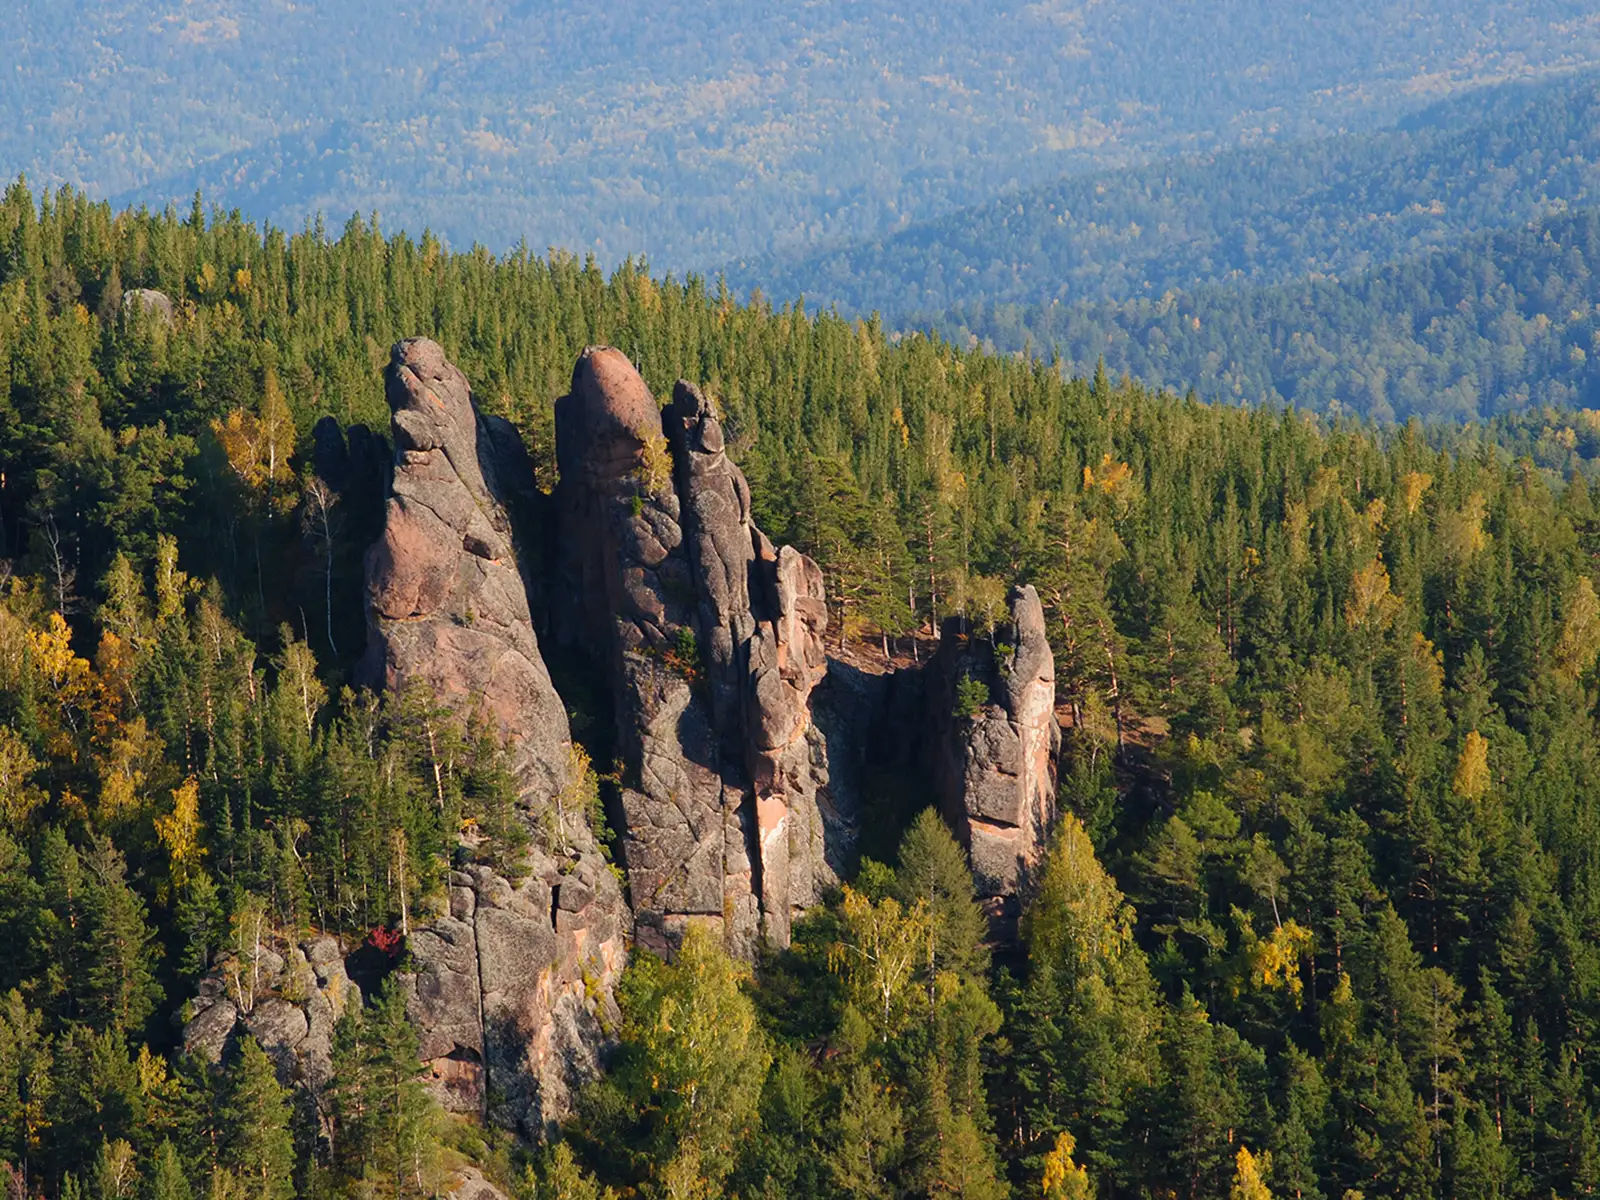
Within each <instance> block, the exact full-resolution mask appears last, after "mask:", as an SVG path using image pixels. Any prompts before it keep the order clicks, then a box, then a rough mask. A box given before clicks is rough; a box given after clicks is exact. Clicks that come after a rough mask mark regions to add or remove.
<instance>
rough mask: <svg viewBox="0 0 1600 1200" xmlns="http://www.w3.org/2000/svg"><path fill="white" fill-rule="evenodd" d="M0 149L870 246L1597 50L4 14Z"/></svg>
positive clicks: (636, 223)
mask: <svg viewBox="0 0 1600 1200" xmlns="http://www.w3.org/2000/svg"><path fill="white" fill-rule="evenodd" d="M13 15H14V18H15V19H14V20H12V21H10V22H8V23H7V25H6V27H5V28H4V29H3V30H0V50H3V53H4V57H5V58H6V60H7V61H8V62H9V63H11V66H10V67H9V68H8V70H9V72H10V75H9V76H8V86H7V88H6V89H5V92H4V94H0V160H3V161H4V162H5V163H6V164H7V166H6V173H7V175H9V174H10V173H12V172H15V171H17V170H26V171H27V172H28V173H29V175H30V177H32V178H36V179H38V180H41V181H42V182H44V183H47V184H48V185H49V186H52V187H54V186H57V185H59V184H63V183H68V184H72V185H74V186H77V187H82V188H85V189H87V190H88V191H90V193H91V194H93V195H95V196H96V197H100V198H104V197H107V196H111V197H126V198H128V199H129V200H130V201H131V202H132V203H139V202H142V201H146V200H149V201H152V202H157V203H165V201H166V200H167V199H169V198H175V199H177V200H178V201H179V202H180V203H182V202H184V201H185V200H186V199H187V197H188V196H189V195H190V194H191V193H192V192H193V191H194V189H195V188H196V187H204V188H205V189H206V192H207V194H208V195H213V196H216V197H217V198H219V199H221V200H223V201H224V202H225V203H226V204H228V205H230V206H232V205H240V206H243V207H245V208H247V209H248V210H249V211H250V212H252V213H253V214H255V215H256V216H258V217H266V218H270V219H272V220H273V221H275V222H276V223H278V224H281V225H285V226H288V227H290V228H295V229H298V228H299V227H300V226H301V224H302V223H303V222H305V221H306V220H308V219H310V218H311V217H312V215H313V214H315V213H316V212H318V211H321V212H323V213H325V214H328V216H329V218H330V219H332V220H337V221H342V220H343V219H344V217H345V216H346V215H347V214H349V213H350V212H352V211H359V212H361V213H363V214H367V213H370V212H373V211H374V210H376V211H378V212H379V213H381V214H382V216H383V218H384V220H385V222H386V223H387V224H388V227H389V228H392V229H406V230H408V231H409V232H410V233H411V234H412V235H413V236H418V235H420V233H421V232H422V230H423V229H425V228H429V227H431V228H432V229H433V231H434V232H435V233H436V234H438V235H440V236H442V237H444V238H446V239H447V240H448V241H450V243H451V244H452V245H453V246H454V247H455V248H457V249H465V248H467V247H468V246H470V245H472V244H473V243H474V242H482V243H483V244H485V245H487V246H490V247H491V248H493V249H494V250H496V251H497V252H498V251H502V250H505V249H507V248H509V247H511V246H513V245H515V244H516V243H517V242H518V241H519V240H520V239H522V238H524V237H525V238H527V239H528V241H529V242H530V243H531V244H532V245H533V246H534V248H535V249H536V250H541V251H542V250H543V249H544V247H546V246H566V247H571V248H574V249H577V250H579V251H580V252H582V251H586V250H593V251H594V252H595V253H596V254H597V255H599V256H600V258H601V261H602V263H603V265H604V266H606V268H607V269H610V268H611V267H612V266H614V265H615V264H616V263H617V262H618V261H620V259H621V258H622V257H623V256H624V255H626V254H639V253H648V254H649V255H650V257H651V259H652V261H654V262H656V263H657V264H658V266H661V267H665V268H671V269H673V270H679V271H681V270H684V269H688V268H695V269H708V268H710V267H712V266H714V265H715V264H717V263H720V262H723V261H726V260H727V259H729V258H733V257H736V256H741V255H749V254H753V253H757V252H765V251H766V250H769V249H771V248H774V247H796V248H798V247H802V246H810V245H816V244H826V243H828V242H831V241H834V240H839V239H846V240H853V239H858V238H862V237H869V236H879V235H880V234H881V233H882V231H884V230H888V229H892V228H894V227H896V226H898V225H899V224H901V223H902V222H904V221H907V220H914V219H919V218H923V217H928V216H933V215H935V214H937V213H940V212H944V211H946V210H948V209H949V208H951V207H954V206H959V205H964V204H973V203H979V202H983V201H987V200H989V199H991V198H993V197H994V196H995V195H996V194H998V193H1000V192H1002V191H1005V190H1007V189H1009V188H1011V187H1013V186H1027V185H1030V184H1034V183H1038V182H1041V181H1043V180H1046V179H1049V178H1051V177H1053V176H1055V175H1057V174H1060V173H1061V172H1064V171H1073V170H1081V169H1084V168H1087V167H1092V166H1099V165H1104V164H1105V163H1107V162H1134V161H1138V160H1139V159H1141V158H1143V157H1146V156H1149V155H1155V154H1162V155H1165V154H1176V153H1182V152H1184V151H1187V150H1191V149H1196V150H1207V149H1210V148H1212V147H1216V146H1226V145H1230V144H1234V143H1237V142H1240V141H1253V140H1258V139H1273V138H1280V137H1311V136H1315V135H1317V134H1320V133H1327V132H1333V131H1337V130H1340V129H1356V128H1367V127H1370V126H1371V125H1372V124H1375V123H1377V122H1381V121H1385V120H1389V119H1392V118H1393V117H1394V116H1397V115H1399V114H1400V113H1403V112H1405V111H1407V110H1409V109H1411V108H1414V107H1416V106H1417V105H1419V104H1422V103H1426V102H1427V100H1428V99H1429V98H1432V97H1437V96H1444V95H1449V94H1451V93H1453V92H1457V91H1460V90H1463V89H1467V88H1470V87H1473V86H1475V85H1481V84H1484V83H1489V82H1492V81H1496V80H1504V79H1526V78H1535V79H1536V78H1539V77H1541V76H1543V75H1546V74H1550V73H1553V72H1559V71H1562V70H1570V69H1573V68H1580V67H1593V66H1596V65H1600V25H1597V24H1596V22H1595V20H1594V14H1593V13H1592V12H1591V11H1590V10H1589V9H1588V7H1587V6H1586V5H1585V4H1583V3H1582V2H1581V0H1511V2H1499V3H1493V4H1491V3H1488V2H1487V0H1476V2H1474V3H1470V4H1466V5H1463V4H1462V3H1460V2H1455V3H1445V2H1443V0H1428V2H1426V3H1418V4H1413V5H1412V6H1411V7H1409V8H1407V9H1403V10H1402V9H1395V8H1394V7H1392V6H1390V5H1386V4H1382V3H1378V2H1376V0H1348V2H1347V3H1345V4H1343V5H1341V6H1340V7H1339V9H1338V10H1337V11H1336V12H1325V13H1317V14H1311V13H1308V12H1305V11H1303V10H1301V9H1290V8H1284V7H1283V6H1281V5H1274V4H1268V3H1263V2H1262V0H1227V3H1226V4H1224V5H1223V6H1221V7H1220V8H1219V7H1211V8H1206V9H1201V8H1183V7H1179V8H1174V7H1173V6H1171V5H1156V4H1153V3H1149V2H1148V0H1134V2H1130V3H1125V4H1121V5H1116V6H1106V5H1093V4H1089V5H1085V4H1077V3H1071V2H1065V0H1046V2H1044V3H1033V2H1021V0H967V2H965V3H960V4H954V5H943V6H940V7H939V8H937V9H920V10H916V11H914V12H907V11H905V10H904V9H903V8H902V7H901V6H898V5H894V4H887V3H876V2H875V3H869V4H862V3H856V4H839V3H817V4H807V5H799V6H796V5H785V4H773V3H751V4H743V5H738V6H734V7H732V8H715V9H708V8H706V7H704V6H703V5H695V4H687V3H679V2H674V3H659V4H656V5H652V6H651V7H650V8H649V9H640V8H638V7H632V8H626V9H617V8H610V7H606V6H603V5H600V6H590V7H578V8H574V7H572V6H570V5H557V4H549V3H541V2H540V0H516V2H515V3H511V2H507V0H453V2H451V3H443V2H441V0H418V2H417V3H414V4H409V5H405V6H403V7H396V6H393V5H373V4H370V3H366V2H365V0H326V2H325V3H321V4H317V5H295V6H276V7H271V8H265V9H263V8H260V7H259V6H255V5H250V4H242V3H239V2H238V0H186V2H184V3H175V2H173V0H122V2H119V3H97V4H91V5H89V6H87V7H83V8H80V9H72V10H69V9H66V8H62V7H61V6H59V5H55V4H50V3H46V2H39V0H23V2H22V3H19V4H17V5H15V6H14V10H13Z"/></svg>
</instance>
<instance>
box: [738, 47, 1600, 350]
mask: <svg viewBox="0 0 1600 1200" xmlns="http://www.w3.org/2000/svg"><path fill="white" fill-rule="evenodd" d="M1596 200H1600V79H1597V78H1596V77H1595V76H1593V75H1590V76H1587V77H1584V78H1581V79H1578V80H1570V81H1563V82H1561V83H1560V84H1558V85H1553V86H1552V85H1546V86H1541V87H1528V86H1511V87H1502V88H1495V89H1486V90H1484V91H1481V92H1476V93H1472V94H1469V95H1467V96H1463V97H1459V98H1455V99H1453V100H1451V101H1449V102H1446V103H1443V104H1440V105H1437V106H1434V107H1431V108H1429V109H1427V110H1424V111H1422V112H1419V113H1417V114H1414V115H1412V116H1411V117H1410V118H1408V119H1407V120H1406V121H1404V122H1403V123H1401V124H1400V125H1398V126H1396V127H1393V128H1389V129H1385V130H1381V131H1379V132H1376V133H1371V134H1363V135H1345V136H1338V137H1330V138H1325V139H1321V140H1318V141H1313V142H1303V143H1290V144H1281V145H1272V146H1262V147H1251V148H1241V149H1233V150H1228V151H1224V152H1220V153H1216V154H1208V155H1197V156H1190V157H1187V158H1183V159H1180V160H1177V161H1169V162H1161V163H1155V164H1150V165H1146V166H1140V167H1134V168H1129V169H1124V170H1118V171H1109V172H1100V173H1096V174H1091V175H1084V176H1077V177H1072V178H1067V179H1062V180H1058V181H1056V182H1053V183H1051V184H1048V185H1043V186H1040V187H1035V188H1030V189H1027V190H1025V191H1022V192H1020V193H1018V194H1016V195H1013V196H1008V197H1005V198H1003V199H999V200H994V201H990V202H988V203H985V204H982V205H979V206H976V207H972V208H967V209H962V210H960V211H957V212H953V213H950V214H947V215H945V216H942V217H940V218H938V219H935V220H930V221H924V222H919V223H917V224H914V225H911V226H910V227H908V228H906V229H904V230H901V231H900V232H898V233H896V234H894V235H893V236H890V237H886V238H874V239H867V240H863V241H860V242H856V243H852V244H850V245H846V246H842V247H838V248H835V249H833V250H830V251H825V252H820V253H813V254H807V255H802V256H793V255H789V256H785V255H767V256H764V257H760V258H756V259H751V260H746V261H744V262H741V263H737V264H735V265H734V266H733V267H731V268H730V270H729V279H730V282H731V283H732V284H734V286H736V287H737V288H739V289H741V290H747V289H749V288H752V287H758V286H759V287H760V288H761V289H762V290H763V291H764V292H765V293H766V294H768V295H770V296H774V297H787V296H792V295H799V294H804V295H806V296H807V297H808V299H810V300H811V301H812V302H814V303H818V304H822V305H825V306H826V305H833V304H837V305H839V306H840V307H842V308H844V309H846V310H849V311H854V312H867V311H871V310H873V309H878V310H881V311H882V312H883V313H884V315H885V316H886V318H887V319H889V320H890V321H891V323H905V322H908V321H913V322H914V321H919V320H933V321H935V322H936V321H937V320H938V318H939V316H940V315H941V314H943V313H945V312H947V311H948V310H951V309H955V308H963V309H968V308H972V307H974V306H983V307H987V308H992V307H993V306H995V305H1023V306H1038V305H1071V304H1075V303H1080V302H1085V301H1128V300H1135V299H1139V298H1142V297H1156V298H1159V297H1160V296H1161V295H1162V294H1163V293H1165V292H1167V291H1170V290H1173V289H1189V288H1195V287H1200V286H1203V285H1207V284H1234V285H1242V284H1255V285H1263V284H1265V285H1270V284H1275V283H1281V282H1285V281H1288V280H1291V279H1295V278H1299V277H1302V276H1306V277H1328V276H1331V277H1339V276H1343V275H1346V274H1349V273H1351V272H1357V271H1362V270H1366V269H1369V268H1371V267H1373V266H1376V265H1381V264H1384V263H1388V262H1393V261H1396V260H1398V259H1401V258H1404V257H1407V256H1410V255H1414V254H1416V253H1418V252H1420V251H1423V250H1427V249H1430V248H1433V247H1438V246H1445V245H1450V244H1453V243H1455V242H1457V241H1459V240H1460V239H1461V238H1463V237H1465V236H1467V235H1470V234H1472V233H1473V232H1476V231H1480V230H1487V229H1497V228H1505V227H1508V226H1515V225H1520V224H1524V223H1526V222H1528V221H1531V220H1535V219H1538V218H1540V217H1542V216H1546V215H1550V214H1554V213H1560V212H1563V211H1566V210H1568V209H1570V208H1575V207H1581V206H1583V205H1585V204H1588V203H1592V202H1594V201H1596ZM1035 340H1036V341H1041V342H1042V341H1043V340H1044V333H1043V331H1042V330H1036V331H1035ZM1010 348H1016V347H1015V346H1011V347H1010Z"/></svg>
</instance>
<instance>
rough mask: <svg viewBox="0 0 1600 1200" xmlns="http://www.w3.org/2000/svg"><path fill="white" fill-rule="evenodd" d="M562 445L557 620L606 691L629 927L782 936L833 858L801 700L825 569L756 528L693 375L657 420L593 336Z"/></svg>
mask: <svg viewBox="0 0 1600 1200" xmlns="http://www.w3.org/2000/svg"><path fill="white" fill-rule="evenodd" d="M556 449H557V457H558V461H559V463H560V467H561V485H560V488H559V490H558V500H559V512H560V516H559V521H560V528H559V543H560V546H561V562H562V574H563V585H564V586H563V587H562V589H561V599H560V601H559V607H560V610H561V611H560V613H559V614H558V622H557V624H558V628H559V629H560V630H561V631H562V633H563V636H565V637H566V638H567V639H568V641H569V642H571V643H574V644H584V645H586V646H587V647H588V648H589V650H590V652H591V653H593V654H594V655H595V656H596V657H597V658H598V659H599V661H600V666H601V669H602V670H603V671H604V672H605V674H606V676H607V678H608V681H609V683H610V688H611V692H612V698H613V701H614V704H615V711H616V720H617V729H616V739H617V749H618V756H619V758H620V760H621V765H622V768H623V779H624V786H623V788H622V795H621V808H622V821H623V838H624V843H623V844H624V857H625V860H626V862H627V867H628V882H629V888H630V893H631V898H632V901H633V908H634V916H635V920H636V922H637V935H638V937H639V939H640V941H641V942H643V943H645V944H648V945H650V946H652V947H654V948H657V949H661V950H666V949H669V948H670V947H671V946H672V945H673V944H674V943H675V942H676V940H677V939H678V937H679V936H681V933H682V930H683V928H684V926H685V925H686V924H687V923H689V922H692V921H699V922H704V923H707V924H711V925H714V926H716V927H717V928H718V929H720V931H721V932H722V935H723V937H724V940H725V942H726V944H727V945H729V946H730V947H731V948H733V949H735V950H736V951H739V952H742V953H746V954H748V953H753V951H754V947H755V942H756V940H757V938H758V937H759V936H761V935H762V934H765V936H766V937H767V938H769V939H770V940H772V941H773V942H775V943H777V944H780V945H781V944H786V943H787V941H788V937H789V925H790V921H791V919H792V916H793V914H794V913H795V912H796V911H798V910H800V909H803V908H804V907H805V906H806V905H807V904H810V903H814V902H815V899H816V896H817V894H818V891H819V889H820V887H821V886H823V885H824V883H825V882H826V881H827V880H831V879H832V878H834V870H835V869H836V864H837V862H838V861H839V858H840V856H839V855H838V854H837V853H836V854H834V855H833V856H831V857H830V855H829V854H828V853H827V852H826V848H825V845H824V843H825V842H826V840H827V832H828V831H827V828H826V823H825V821H824V819H823V815H822V811H821V807H828V808H830V810H831V811H834V812H837V811H838V808H839V806H838V805H836V804H833V803H832V802H831V797H829V796H828V795H827V788H828V780H829V769H828V752H827V749H826V746H825V745H824V739H823V738H822V735H821V734H820V732H819V731H818V729H817V726H816V724H815V723H814V722H813V721H812V720H811V711H810V704H809V701H810V697H811V692H812V690H813V689H814V688H815V687H816V686H817V684H818V683H819V682H821V680H822V677H823V674H824V672H825V670H826V666H827V659H826V655H825V653H824V650H823V635H824V632H825V630H826V627H827V606H826V604H825V603H824V601H823V593H822V574H821V571H820V570H818V568H817V566H816V564H815V563H813V562H812V561H811V560H810V559H808V558H806V557H805V556H804V555H802V554H799V553H798V552H796V551H795V550H793V549H792V548H790V547H787V546H786V547H782V548H774V547H773V546H772V544H771V543H770V542H769V541H768V539H767V538H766V537H765V535H763V534H762V533H761V531H760V530H759V529H757V528H756V526H755V524H754V522H753V521H752V520H751V517H750V490H749V487H748V485H747V484H746V482H745V478H744V475H743V473H742V472H741V471H740V470H739V468H738V467H737V466H735V465H734V464H733V463H732V461H730V460H729V458H728V457H727V453H726V449H725V447H724V444H723V436H722V427H721V423H720V422H719V420H718V418H717V415H716V412H715V410H714V408H713V406H712V405H711V404H710V403H709V402H708V401H707V400H706V398H705V397H704V396H702V395H701V394H700V392H699V391H698V390H697V389H696V388H695V387H694V386H693V385H692V384H689V383H685V382H680V383H679V384H678V386H677V388H676V390H675V393H674V398H673V402H672V404H671V405H670V406H669V407H668V408H667V409H666V411H665V413H663V411H662V410H661V409H660V408H659V407H658V405H657V404H656V401H655V398H654V397H653V396H652V395H651V394H650V390H649V389H648V388H647V387H646V386H645V383H644V381H643V380H642V379H641V378H640V377H639V374H638V372H637V371H635V370H634V368H633V365H632V364H631V363H630V362H629V361H628V359H627V357H626V356H625V355H623V354H622V353H620V352H619V351H617V350H613V349H610V348H609V347H594V348H591V349H589V350H587V351H585V352H584V354H583V356H582V358H580V359H579V361H578V365H577V368H576V369H575V371H574V372H573V378H572V389H571V391H570V392H569V393H568V395H567V396H565V397H563V398H562V399H561V400H560V401H558V402H557V405H556ZM819 806H820V807H819ZM846 827H847V822H839V821H835V822H834V828H835V830H836V831H838V832H840V833H842V834H844V835H845V836H848V835H847V833H845V828H846Z"/></svg>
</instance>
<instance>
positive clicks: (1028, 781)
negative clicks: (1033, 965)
mask: <svg viewBox="0 0 1600 1200" xmlns="http://www.w3.org/2000/svg"><path fill="white" fill-rule="evenodd" d="M1010 613H1011V620H1010V622H1009V623H1008V624H1003V625H1001V626H999V627H998V628H996V629H995V630H994V631H993V633H992V634H991V635H990V637H988V638H979V637H971V636H967V635H966V634H965V633H964V632H963V630H962V627H961V624H960V622H958V621H954V620H952V621H950V622H947V623H946V625H945V629H944V636H943V637H942V639H941V641H940V645H939V652H938V654H937V655H936V656H935V657H934V660H933V662H932V664H930V670H931V671H932V672H933V679H932V680H931V681H930V686H929V687H928V692H927V694H928V697H929V704H930V710H929V713H928V722H927V728H928V730H929V731H930V733H931V735H932V746H931V757H932V759H933V763H934V776H935V784H936V787H937V790H938V795H939V803H940V808H941V810H942V811H943V813H944V815H945V819H946V820H947V821H949V823H950V824H951V826H952V827H953V828H954V829H955V830H956V832H957V835H958V836H959V837H960V839H961V841H962V842H963V843H964V844H965V845H966V847H967V850H968V853H969V854H970V855H971V859H972V871H973V875H974V877H975V879H976V881H977V886H978V895H979V896H980V897H981V898H983V899H984V901H985V902H986V906H987V907H988V909H989V911H990V913H991V915H993V916H995V917H1005V916H1008V915H1009V916H1014V915H1015V911H1016V908H1017V898H1018V896H1019V894H1020V893H1021V892H1023V891H1024V890H1025V888H1026V886H1027V883H1028V881H1029V877H1030V874H1031V871H1032V869H1033V867H1034V866H1035V864H1036V863H1037V862H1038V859H1039V856H1040V854H1041V853H1042V852H1043V850H1044V847H1045V839H1046V837H1047V836H1048V833H1049V829H1050V825H1051V823H1052V822H1053V821H1054V819H1055V812H1056V754H1057V751H1058V750H1059V749H1060V742H1061V730H1060V726H1059V725H1058V724H1057V722H1056V715H1055V660H1054V658H1053V656H1052V654H1051V651H1050V642H1049V639H1048V638H1047V637H1046V634H1045V624H1044V610H1043V608H1042V607H1041V606H1040V604H1039V595H1038V593H1037V592H1035V591H1034V589H1033V588H1032V587H1022V588H1013V589H1012V591H1011V596H1010ZM963 681H969V682H967V685H966V686H965V687H963V686H962V684H963Z"/></svg>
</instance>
